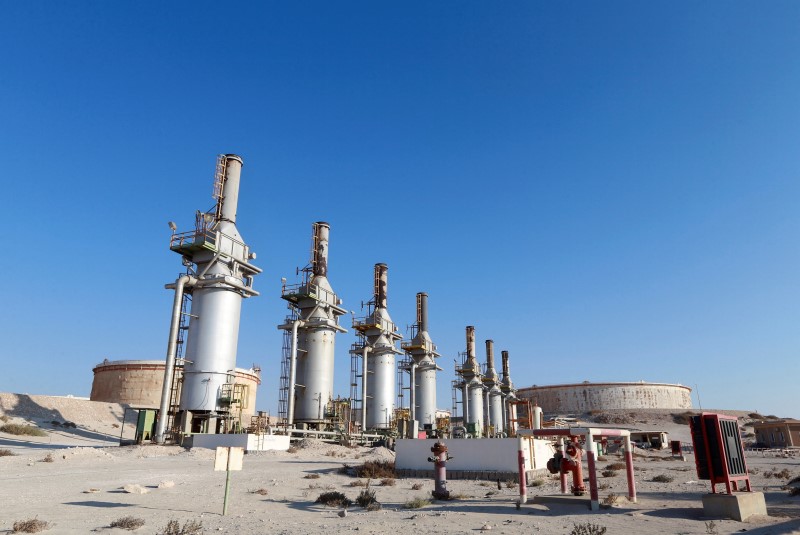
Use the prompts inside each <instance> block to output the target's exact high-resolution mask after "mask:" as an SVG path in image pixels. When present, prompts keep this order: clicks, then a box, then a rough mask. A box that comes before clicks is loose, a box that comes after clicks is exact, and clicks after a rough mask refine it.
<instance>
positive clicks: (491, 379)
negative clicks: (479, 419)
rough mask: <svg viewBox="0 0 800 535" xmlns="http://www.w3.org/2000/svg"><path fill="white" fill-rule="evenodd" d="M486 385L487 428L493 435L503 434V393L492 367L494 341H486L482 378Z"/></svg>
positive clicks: (495, 371)
mask: <svg viewBox="0 0 800 535" xmlns="http://www.w3.org/2000/svg"><path fill="white" fill-rule="evenodd" d="M483 382H484V384H485V385H486V388H487V389H488V390H486V399H485V401H486V416H487V427H491V428H492V430H493V433H492V434H493V435H500V434H501V433H503V432H504V427H505V426H504V422H503V393H502V391H501V390H500V378H499V376H498V375H497V370H495V367H494V341H492V340H486V375H485V376H484V378H483Z"/></svg>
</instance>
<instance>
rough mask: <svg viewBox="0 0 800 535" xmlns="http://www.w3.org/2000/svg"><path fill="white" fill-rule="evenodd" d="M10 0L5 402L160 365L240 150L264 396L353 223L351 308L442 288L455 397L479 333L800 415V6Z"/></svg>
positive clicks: (566, 359) (339, 259) (526, 366)
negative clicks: (321, 265) (141, 364)
mask: <svg viewBox="0 0 800 535" xmlns="http://www.w3.org/2000/svg"><path fill="white" fill-rule="evenodd" d="M0 9H2V14H3V20H4V21H5V23H4V30H3V32H2V33H0V48H1V49H2V50H3V51H4V53H3V54H2V55H0V117H2V128H0V155H2V161H3V166H2V168H3V174H4V176H5V179H4V181H3V184H4V186H5V192H4V198H5V199H6V202H5V203H4V213H5V220H6V221H7V222H8V223H10V225H9V224H7V225H6V228H7V230H8V232H6V233H5V234H4V245H5V247H4V250H5V254H4V264H5V265H6V277H4V281H3V283H2V301H3V306H2V307H0V324H2V325H3V329H2V343H0V360H2V363H3V369H4V371H3V373H2V374H0V391H14V392H28V393H36V394H53V395H61V394H74V395H88V393H89V390H90V387H91V381H92V371H91V370H92V367H93V366H94V365H95V364H97V363H99V362H101V361H102V360H103V359H104V358H109V359H112V360H114V359H161V358H163V356H164V354H165V350H166V341H167V331H168V327H169V316H170V305H171V296H170V293H169V292H168V291H166V290H164V289H163V285H164V284H165V283H167V282H169V281H171V280H174V278H175V276H176V275H177V274H178V272H179V271H180V269H181V265H180V258H179V257H178V256H177V255H175V254H174V253H171V252H170V251H169V250H168V247H167V245H168V238H169V229H168V227H167V224H166V223H167V221H168V220H175V221H177V222H178V224H179V225H180V227H181V228H182V229H188V228H190V227H191V225H192V221H193V214H194V211H195V210H196V209H206V208H208V207H209V206H211V203H212V201H211V198H210V194H211V179H212V176H213V171H214V159H215V156H216V154H218V153H223V152H233V153H237V154H240V155H241V156H242V157H243V158H244V162H245V166H244V169H243V174H242V190H241V201H240V206H239V228H240V230H241V232H242V235H243V236H244V237H245V238H246V239H247V241H248V242H249V243H250V245H251V246H252V248H253V249H254V250H255V251H256V252H257V253H258V264H259V265H260V266H261V267H263V268H264V273H263V274H262V275H260V276H259V277H258V278H257V280H256V287H257V289H259V290H260V291H261V292H262V296H261V297H258V298H255V299H251V300H248V301H246V302H245V304H244V309H243V320H242V326H241V332H240V343H239V359H238V363H239V365H240V366H245V367H246V366H249V365H250V364H251V363H253V362H255V363H258V364H260V365H261V367H262V368H263V370H264V371H263V379H264V384H263V385H262V387H261V389H260V391H259V408H261V409H265V410H272V411H273V412H275V411H276V410H277V391H278V375H279V370H280V366H279V361H280V348H281V338H280V333H279V331H278V330H277V329H276V328H275V326H276V325H277V324H278V323H280V322H281V320H282V318H283V316H284V313H285V307H284V304H283V302H282V301H281V300H280V299H279V297H278V296H279V294H280V278H281V277H282V276H287V277H289V278H290V279H291V278H292V277H293V275H294V268H295V267H296V266H302V265H304V264H305V263H306V261H307V256H308V250H309V239H310V238H309V236H310V226H311V223H312V222H313V221H317V220H326V221H329V222H330V223H331V226H332V229H331V249H330V250H331V253H330V254H331V257H330V280H331V282H332V284H333V287H334V288H335V289H336V290H337V292H338V293H339V294H340V296H341V297H342V298H343V299H344V306H345V307H347V308H348V309H353V310H356V311H357V312H358V310H359V304H360V302H361V301H362V300H364V301H365V300H367V299H368V298H369V297H370V292H371V276H372V266H373V264H374V263H375V262H386V263H388V264H389V310H390V313H391V314H392V317H393V319H394V320H395V321H396V322H397V323H398V324H400V325H403V326H405V325H407V324H410V323H412V322H413V319H414V318H413V315H414V295H415V293H416V292H418V291H427V292H428V293H429V295H430V323H431V335H432V337H433V339H434V341H435V342H436V343H437V344H438V345H439V348H440V351H441V352H442V353H443V355H444V356H443V357H442V358H441V360H440V365H441V366H442V367H443V368H445V371H444V372H443V373H442V374H440V376H441V377H440V381H439V386H440V388H439V390H438V396H439V405H440V406H442V407H447V406H449V404H450V390H449V381H450V380H451V379H452V378H453V377H452V364H453V358H454V357H455V356H456V355H457V353H458V352H459V351H463V349H464V327H465V326H466V325H475V327H476V335H477V338H478V340H479V341H480V342H482V341H483V340H485V339H486V338H492V339H494V340H495V344H496V350H497V351H500V350H504V349H507V350H509V351H510V354H511V370H512V377H513V378H514V380H515V382H516V384H517V385H518V386H528V385H531V384H540V385H541V384H555V383H566V382H579V381H584V380H590V381H629V380H632V381H638V380H645V381H653V382H674V383H682V384H686V385H689V386H691V387H693V388H695V387H699V392H700V397H701V401H702V405H703V407H704V408H728V409H742V410H758V411H760V412H763V413H765V414H767V413H772V414H777V415H779V416H793V417H800V403H798V401H797V400H796V399H795V397H796V396H794V395H793V393H794V391H795V390H796V382H797V378H798V372H799V371H800V364H798V362H800V360H798V348H799V347H800V336H799V335H798V333H799V331H798V318H799V317H800V315H799V314H798V313H799V312H800V310H799V309H800V305H799V303H800V291H799V289H798V284H797V273H798V272H800V253H798V248H797V243H796V241H797V236H798V231H800V210H798V209H799V208H800V204H799V203H798V200H799V199H800V181H798V176H797V175H798V169H800V151H798V146H800V99H798V95H800V63H799V62H798V61H797V57H798V52H800V46H799V45H800V32H798V31H797V28H798V24H799V23H800V4H798V3H796V2H769V3H761V2H705V3H701V2H678V3H675V2H669V3H667V2H661V3H658V2H610V3H602V4H600V3H594V2H572V3H550V2H502V3H495V2H435V3H430V2H404V3H400V2H397V3H388V2H361V3H352V2H341V3H332V2H304V3H289V2H287V3H283V4H275V3H250V4H239V5H236V6H233V7H225V8H223V7H221V6H220V5H219V4H215V3H211V2H183V3H180V2H171V3H168V4H165V3H147V2H136V3H133V2H129V3H113V4H111V3H107V2H83V3H69V4H66V3H55V2H49V3H33V2H5V3H3V4H2V7H0ZM352 341H353V335H352V333H348V334H346V335H344V336H341V337H340V338H339V339H338V343H337V361H336V384H337V391H338V392H339V393H341V394H342V395H347V382H348V381H347V377H348V367H349V357H348V355H347V349H348V347H349V345H350V343H351V342H352ZM479 346H480V347H481V349H480V351H479V353H480V356H481V360H483V358H484V357H483V350H482V343H480V344H479ZM694 401H695V406H697V397H696V396H695V397H694Z"/></svg>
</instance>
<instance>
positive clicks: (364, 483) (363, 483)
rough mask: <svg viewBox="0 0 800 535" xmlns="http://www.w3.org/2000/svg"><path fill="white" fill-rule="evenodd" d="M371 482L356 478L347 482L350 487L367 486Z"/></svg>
mask: <svg viewBox="0 0 800 535" xmlns="http://www.w3.org/2000/svg"><path fill="white" fill-rule="evenodd" d="M368 484H369V481H364V480H363V479H356V480H355V481H351V482H350V483H348V484H347V486H348V487H366V486H367V485H368Z"/></svg>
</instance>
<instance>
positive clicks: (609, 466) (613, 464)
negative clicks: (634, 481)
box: [606, 463, 627, 470]
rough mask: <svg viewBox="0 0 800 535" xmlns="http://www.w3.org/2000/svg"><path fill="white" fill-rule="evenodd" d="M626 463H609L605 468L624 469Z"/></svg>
mask: <svg viewBox="0 0 800 535" xmlns="http://www.w3.org/2000/svg"><path fill="white" fill-rule="evenodd" d="M626 468H627V465H626V464H625V463H611V464H609V465H608V466H606V470H625V469H626Z"/></svg>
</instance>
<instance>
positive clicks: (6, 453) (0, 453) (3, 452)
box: [0, 449, 16, 457]
mask: <svg viewBox="0 0 800 535" xmlns="http://www.w3.org/2000/svg"><path fill="white" fill-rule="evenodd" d="M14 455H16V453H14V452H13V451H11V450H6V449H2V450H0V457H13V456H14Z"/></svg>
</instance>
